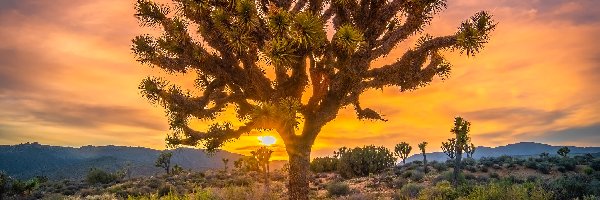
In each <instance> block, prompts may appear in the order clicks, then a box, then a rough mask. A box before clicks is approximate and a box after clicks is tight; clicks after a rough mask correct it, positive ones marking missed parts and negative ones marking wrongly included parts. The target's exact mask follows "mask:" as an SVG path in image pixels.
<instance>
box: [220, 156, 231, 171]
mask: <svg viewBox="0 0 600 200" xmlns="http://www.w3.org/2000/svg"><path fill="white" fill-rule="evenodd" d="M221 161H223V168H224V170H225V171H227V164H228V163H229V159H227V158H223V159H221Z"/></svg>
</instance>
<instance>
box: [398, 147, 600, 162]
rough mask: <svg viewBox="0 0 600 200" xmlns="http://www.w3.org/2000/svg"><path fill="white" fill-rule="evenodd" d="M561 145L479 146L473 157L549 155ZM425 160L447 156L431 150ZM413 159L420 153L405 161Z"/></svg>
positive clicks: (579, 151) (593, 150) (574, 151)
mask: <svg viewBox="0 0 600 200" xmlns="http://www.w3.org/2000/svg"><path fill="white" fill-rule="evenodd" d="M561 147H563V146H552V145H547V144H541V143H535V142H519V143H516V144H509V145H506V146H499V147H483V146H479V147H477V149H476V150H475V154H474V155H473V157H474V158H476V159H479V158H482V157H499V156H504V155H507V156H531V155H539V154H541V153H543V152H547V153H549V154H550V155H552V154H556V151H558V149H559V148H561ZM568 147H569V149H570V150H571V153H570V154H571V155H574V154H586V153H598V152H600V147H575V146H568ZM426 155H427V160H429V161H433V160H436V161H446V160H447V159H448V156H446V154H444V152H433V153H427V154H426ZM415 160H423V157H422V156H421V154H415V155H412V156H410V157H408V158H407V159H406V161H407V162H412V161H415Z"/></svg>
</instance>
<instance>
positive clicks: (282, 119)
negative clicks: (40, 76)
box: [132, 0, 495, 199]
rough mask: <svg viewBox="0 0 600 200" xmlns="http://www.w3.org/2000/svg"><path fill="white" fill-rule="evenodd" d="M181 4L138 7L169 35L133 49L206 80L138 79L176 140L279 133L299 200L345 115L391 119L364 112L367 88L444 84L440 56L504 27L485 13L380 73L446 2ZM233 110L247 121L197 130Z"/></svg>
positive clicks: (145, 20) (479, 42) (144, 1)
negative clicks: (315, 156)
mask: <svg viewBox="0 0 600 200" xmlns="http://www.w3.org/2000/svg"><path fill="white" fill-rule="evenodd" d="M173 2H174V4H176V5H175V6H168V5H163V4H159V3H155V2H153V1H152V0H137V3H136V5H135V10H136V13H135V17H136V18H137V19H138V20H139V21H140V23H141V25H143V26H147V27H156V28H160V29H161V31H162V33H163V34H162V35H161V36H158V37H155V36H150V35H141V36H137V37H136V38H135V39H133V47H132V51H133V52H134V54H136V57H137V60H138V61H139V62H141V63H143V64H148V65H151V66H156V67H159V68H161V69H164V71H166V72H167V73H172V74H189V75H192V76H194V75H195V76H197V78H196V79H195V80H196V84H195V87H196V88H195V89H194V91H186V90H184V89H182V88H181V87H178V86H176V85H173V84H171V83H169V82H167V81H166V80H164V79H161V78H157V77H149V78H146V79H144V80H143V81H142V82H141V84H140V89H141V91H142V94H143V95H144V96H145V97H147V98H148V99H149V100H150V101H151V102H153V103H158V104H160V105H162V106H163V107H164V108H165V109H166V110H167V114H168V119H169V124H170V128H171V130H173V133H172V134H169V136H168V137H167V143H168V144H170V145H191V146H196V145H204V146H205V148H207V149H208V150H214V149H217V148H219V147H221V146H222V145H223V143H225V142H227V141H232V140H233V139H236V138H239V137H240V136H241V135H242V134H244V133H248V132H250V131H251V130H254V129H272V130H275V131H277V132H278V134H279V135H280V136H281V138H282V140H283V142H284V144H285V147H286V151H287V153H288V156H289V161H290V170H289V184H288V186H289V190H288V191H289V196H290V199H308V194H309V187H308V174H309V166H310V153H311V149H312V145H313V143H314V141H315V139H316V138H317V135H318V134H319V132H320V131H321V128H322V127H323V126H325V125H326V124H327V123H329V122H331V121H332V120H333V119H335V118H336V116H337V113H338V111H339V110H340V109H341V108H343V107H347V106H348V107H353V108H354V109H355V110H356V114H357V117H358V118H359V119H372V120H384V118H383V117H382V116H381V115H380V114H378V113H377V112H375V111H374V110H372V109H369V108H365V107H363V106H361V104H360V101H359V97H360V94H361V93H363V92H365V91H367V90H373V89H381V88H383V87H397V88H399V89H400V91H402V92H404V91H411V90H415V89H417V88H420V87H423V86H426V85H427V84H429V83H431V81H432V80H433V79H434V77H441V78H445V77H447V76H448V74H449V72H450V68H451V67H450V64H449V62H448V61H447V60H445V59H444V57H443V56H442V51H443V50H457V51H458V52H460V53H466V54H467V55H473V54H475V53H478V52H479V51H480V50H481V49H482V48H483V45H484V44H485V43H486V42H487V41H488V40H489V33H490V32H491V31H492V30H493V29H494V27H495V22H493V20H492V19H491V16H490V15H489V14H488V13H486V12H479V13H477V14H475V15H474V16H473V17H471V18H470V19H468V20H465V21H464V22H463V23H461V24H460V26H459V28H458V31H456V32H455V33H452V34H449V35H447V36H441V37H432V36H429V35H426V36H423V37H422V38H421V39H420V40H418V42H417V45H416V46H415V47H414V48H411V49H410V50H407V51H406V52H405V53H404V54H403V55H402V56H400V57H398V59H397V60H396V61H391V60H395V59H394V58H390V59H389V60H390V61H391V63H390V64H387V65H384V66H374V65H373V64H372V63H373V62H372V61H374V60H375V59H378V58H381V57H384V56H386V55H388V54H389V53H390V52H391V51H392V49H394V47H396V46H397V45H398V44H399V43H401V42H403V41H407V39H408V38H409V37H410V36H414V35H418V34H420V33H421V31H422V30H424V27H425V26H426V25H428V24H429V22H430V21H431V19H432V18H433V16H434V15H435V14H436V13H439V12H440V11H442V10H444V9H445V7H446V1H445V0H410V1H408V0H389V1H381V0H364V1H354V0H352V1H312V0H296V1H292V0H290V1H283V0H263V1H253V0H219V1H215V0H173ZM329 23H331V25H329ZM326 27H327V28H326ZM326 30H330V31H331V34H332V35H333V36H332V37H327V32H326ZM267 72H269V74H272V75H268V76H267V74H268V73H267ZM305 89H309V90H311V91H310V92H305ZM308 94H310V95H311V96H310V97H307V98H303V96H304V95H308ZM196 95H198V96H196ZM302 99H306V100H307V101H301V100H302ZM228 106H235V107H236V108H237V109H236V110H235V111H236V112H237V115H236V116H237V117H238V119H239V120H240V123H241V124H243V125H240V126H234V125H233V124H234V123H230V122H224V123H215V124H213V125H211V126H209V127H208V129H207V130H206V131H198V130H195V129H194V128H192V127H190V126H189V122H190V121H191V119H194V118H195V119H201V120H212V121H216V122H223V120H222V119H217V118H218V116H219V115H218V114H219V113H221V112H223V111H225V110H226V108H228ZM300 116H301V117H300Z"/></svg>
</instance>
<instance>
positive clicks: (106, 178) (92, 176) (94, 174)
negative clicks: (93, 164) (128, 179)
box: [85, 168, 117, 185]
mask: <svg viewBox="0 0 600 200" xmlns="http://www.w3.org/2000/svg"><path fill="white" fill-rule="evenodd" d="M116 180H117V175H115V174H112V173H108V172H105V171H103V170H101V169H97V168H92V169H90V171H89V172H88V174H87V176H86V178H85V181H86V182H87V183H89V184H92V185H93V184H98V183H102V184H108V183H112V182H115V181H116Z"/></svg>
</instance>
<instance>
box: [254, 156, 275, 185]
mask: <svg viewBox="0 0 600 200" xmlns="http://www.w3.org/2000/svg"><path fill="white" fill-rule="evenodd" d="M250 153H252V156H254V158H256V160H257V161H258V165H259V166H260V168H261V169H262V171H263V174H264V178H265V190H267V191H268V190H269V159H271V154H272V153H273V150H270V149H268V148H267V147H265V146H263V147H260V148H258V149H257V150H256V151H252V152H250Z"/></svg>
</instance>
